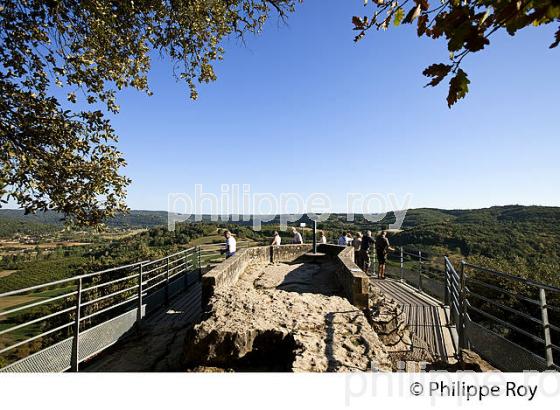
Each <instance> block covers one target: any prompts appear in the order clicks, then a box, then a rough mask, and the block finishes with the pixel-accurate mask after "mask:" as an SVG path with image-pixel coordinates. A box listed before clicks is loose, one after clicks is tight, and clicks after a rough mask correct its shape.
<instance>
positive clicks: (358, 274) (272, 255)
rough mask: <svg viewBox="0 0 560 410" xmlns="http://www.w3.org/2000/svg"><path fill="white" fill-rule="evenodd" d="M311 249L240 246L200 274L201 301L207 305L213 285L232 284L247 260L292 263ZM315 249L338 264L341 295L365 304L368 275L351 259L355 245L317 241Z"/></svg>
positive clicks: (304, 247) (217, 287)
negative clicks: (231, 254) (338, 244)
mask: <svg viewBox="0 0 560 410" xmlns="http://www.w3.org/2000/svg"><path fill="white" fill-rule="evenodd" d="M312 249H313V247H312V245H311V244H304V245H282V246H258V247H254V248H248V249H242V250H240V251H239V252H238V253H237V254H236V255H235V256H233V257H231V258H229V259H226V260H225V261H224V262H222V263H221V264H219V265H218V266H216V267H215V268H214V269H212V270H210V271H209V272H208V273H206V274H204V275H203V276H202V301H203V304H204V305H206V304H207V303H208V301H209V300H210V298H211V297H212V295H213V294H214V292H215V290H216V289H219V288H220V287H223V286H231V285H232V284H235V283H236V282H237V280H238V279H239V276H240V275H241V274H242V273H243V272H244V271H245V269H246V268H247V267H248V266H249V265H250V264H267V263H271V262H272V263H291V262H294V261H297V260H301V259H302V258H304V257H306V255H307V254H308V253H309V252H311V251H312ZM318 251H319V252H321V253H324V254H325V256H326V257H330V258H333V259H334V260H335V262H336V264H337V266H338V267H339V269H337V272H336V276H337V280H338V282H339V284H340V285H341V287H342V288H343V289H344V296H345V297H346V298H347V299H348V300H349V301H350V303H352V304H353V305H354V306H356V307H358V308H360V309H366V308H367V307H368V300H369V294H368V289H369V288H368V281H369V280H368V276H367V275H366V274H365V273H364V272H363V271H362V270H361V269H360V268H358V266H357V265H356V264H355V263H354V249H353V248H350V247H344V246H336V245H324V244H322V245H319V248H318Z"/></svg>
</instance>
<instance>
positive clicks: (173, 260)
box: [0, 247, 200, 370]
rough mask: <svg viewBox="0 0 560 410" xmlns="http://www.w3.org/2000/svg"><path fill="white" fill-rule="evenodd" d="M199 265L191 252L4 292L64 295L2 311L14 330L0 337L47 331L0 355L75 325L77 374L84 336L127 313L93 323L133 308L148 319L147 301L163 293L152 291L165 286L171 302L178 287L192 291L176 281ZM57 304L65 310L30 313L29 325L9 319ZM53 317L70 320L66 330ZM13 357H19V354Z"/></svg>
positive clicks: (197, 251) (74, 364) (14, 344)
mask: <svg viewBox="0 0 560 410" xmlns="http://www.w3.org/2000/svg"><path fill="white" fill-rule="evenodd" d="M192 257H194V258H195V259H194V260H193V259H192ZM199 262H200V248H199V247H191V248H188V249H183V250H181V251H179V252H175V253H173V254H170V255H167V256H164V257H162V258H159V259H156V260H151V261H150V260H143V261H140V262H135V263H130V264H126V265H122V266H116V267H112V268H109V269H104V270H100V271H96V272H92V273H87V274H82V275H76V276H72V277H69V278H65V279H61V280H56V281H51V282H48V283H43V284H39V285H34V286H29V287H26V288H22V289H16V290H12V291H9V292H4V293H2V294H0V298H3V297H8V296H13V295H20V294H25V293H30V292H34V291H37V290H40V289H45V288H55V289H60V290H63V292H64V293H63V294H59V295H56V296H52V297H48V298H45V299H41V300H32V301H31V302H28V303H23V304H21V305H18V306H15V307H13V306H12V307H11V308H8V309H7V310H4V311H0V317H2V316H3V317H6V318H9V319H8V320H10V322H9V323H10V324H13V326H10V327H6V328H5V329H2V330H1V331H0V336H3V335H5V334H10V333H12V332H14V331H17V330H19V329H22V328H25V327H28V326H31V325H36V324H38V323H45V325H41V328H37V329H35V328H33V329H32V332H31V335H29V336H24V337H16V338H15V339H14V340H10V342H11V343H12V344H11V345H9V346H2V347H1V348H0V354H2V353H5V352H9V351H13V350H14V349H16V348H17V347H20V346H22V345H25V344H27V343H30V342H32V341H34V340H37V339H41V338H43V337H46V336H49V335H52V334H54V333H55V332H59V331H63V330H64V329H67V328H70V327H72V325H73V331H72V333H71V334H73V336H72V339H73V343H72V352H73V353H72V366H71V367H72V369H74V370H77V368H78V363H79V362H80V360H83V359H79V358H78V356H77V353H76V351H77V349H79V347H78V346H79V337H80V333H81V332H83V331H87V330H88V329H91V328H92V326H93V327H94V326H98V325H102V324H104V323H106V322H107V321H109V320H112V319H113V318H116V317H119V315H121V314H123V313H121V312H123V310H122V308H121V309H120V310H119V311H117V312H115V313H111V314H109V315H108V316H103V317H102V318H101V319H99V320H96V321H94V322H92V320H93V319H94V318H95V317H98V316H100V315H102V314H106V313H108V312H110V311H114V310H115V309H117V308H119V307H123V308H124V309H125V310H124V311H125V312H128V311H129V307H128V306H130V309H136V311H137V312H138V313H137V319H136V320H137V321H139V320H140V319H141V318H142V317H143V316H144V312H143V311H144V309H143V307H142V306H143V305H144V304H145V302H144V301H143V299H144V298H146V297H150V296H151V295H152V294H155V293H157V292H159V290H155V291H154V292H150V290H151V289H153V288H155V287H158V286H162V287H161V289H163V290H162V291H165V301H166V302H167V301H168V298H169V297H170V296H171V295H170V291H169V286H171V285H173V286H174V288H173V289H174V291H173V292H174V294H175V292H176V291H177V289H178V288H177V286H178V284H180V286H181V287H184V288H185V289H186V288H188V287H189V286H190V285H191V284H192V282H191V281H190V280H186V279H185V280H184V281H183V280H182V279H177V278H180V277H181V276H182V275H187V274H189V273H190V272H193V271H195V270H196V269H199V267H197V266H198V265H199ZM146 267H153V269H152V270H146V269H145V268H146ZM156 271H157V272H161V273H160V274H158V275H157V276H153V275H150V273H153V272H156ZM117 272H119V273H118V276H122V277H118V276H117V275H115V274H113V275H111V276H109V277H106V276H103V275H104V274H108V273H117ZM93 277H99V280H98V281H97V282H100V283H96V281H95V280H93V281H89V280H88V285H87V286H83V279H89V278H93ZM162 277H163V278H162ZM158 278H160V279H161V280H157V279H158ZM149 282H156V283H155V284H153V285H152V286H150V287H147V286H146V285H147V284H148V283H149ZM70 285H71V286H70ZM68 287H70V288H71V289H72V287H73V289H72V290H71V291H68V290H66V289H67V288H68ZM86 294H89V295H91V297H87V296H86ZM155 300H158V303H159V300H160V299H155ZM56 301H63V302H62V303H63V304H62V305H50V306H48V307H47V308H46V310H41V311H32V313H31V317H30V319H28V320H26V321H25V322H21V323H18V320H19V317H15V319H16V320H15V321H14V320H12V319H11V315H13V314H14V313H18V312H22V311H26V310H29V309H31V308H35V307H38V306H42V305H48V304H49V303H52V302H56ZM51 306H52V307H51ZM82 312H83V313H82ZM34 316H35V317H34ZM55 317H61V318H64V319H61V320H60V321H62V320H64V321H67V320H68V319H72V320H71V321H69V322H68V323H66V324H64V325H58V324H56V322H52V321H50V319H53V318H55ZM67 318H68V319H67ZM49 325H52V326H54V327H53V328H50V329H49V328H48V327H49ZM45 327H47V329H45ZM43 330H44V331H43ZM67 334H68V333H64V334H60V336H56V337H55V338H54V339H52V338H49V339H47V340H48V341H49V342H48V343H57V342H56V340H57V339H58V340H60V338H61V337H65V336H64V335H67ZM66 337H68V336H66ZM18 339H19V340H18ZM22 339H23V340H22ZM51 340H52V341H51ZM45 349H48V345H47V347H43V350H45ZM37 353H39V352H37ZM10 354H11V353H10ZM12 357H14V356H12ZM15 357H16V358H17V357H18V356H17V353H16V356H15ZM24 357H25V356H24ZM12 360H13V359H12ZM21 360H23V359H21Z"/></svg>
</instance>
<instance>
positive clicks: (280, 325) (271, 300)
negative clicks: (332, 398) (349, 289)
mask: <svg viewBox="0 0 560 410" xmlns="http://www.w3.org/2000/svg"><path fill="white" fill-rule="evenodd" d="M331 268H332V267H330V268H329V266H321V269H316V268H313V269H312V266H311V267H310V265H307V267H303V266H301V265H299V266H298V265H285V264H276V265H252V266H250V267H249V268H248V269H246V270H245V272H244V273H243V275H241V276H240V278H239V280H238V281H237V283H235V284H234V285H232V286H229V287H223V288H220V289H217V290H216V292H215V293H214V295H213V296H212V298H211V300H210V306H211V311H210V312H209V315H208V317H207V319H206V320H204V321H203V322H202V323H200V324H198V325H196V326H195V327H194V328H193V329H192V331H190V332H189V334H188V335H187V337H186V343H185V350H184V353H185V363H186V364H185V365H186V367H187V368H188V369H191V370H196V371H204V369H208V371H216V370H220V369H221V370H225V371H227V370H233V371H295V372H326V371H330V372H340V371H367V370H370V369H372V367H373V368H376V369H379V370H382V371H390V370H391V369H392V366H391V362H390V360H389V356H388V350H387V347H386V346H385V345H384V343H383V342H382V341H381V340H380V338H379V337H378V336H377V334H376V332H375V331H374V329H373V328H372V326H371V324H370V323H369V322H368V320H367V318H366V316H365V315H364V313H363V312H362V311H360V310H359V309H357V308H356V307H354V306H353V305H352V304H350V302H348V301H347V299H345V298H343V297H340V296H335V295H332V293H334V292H335V291H336V289H332V288H329V289H325V288H323V287H322V286H323V285H325V286H326V285H327V284H329V283H330V284H331V286H332V281H331V280H328V279H329V278H328V277H327V276H328V275H333V271H332V269H331ZM324 275H327V276H324ZM325 293H326V294H325Z"/></svg>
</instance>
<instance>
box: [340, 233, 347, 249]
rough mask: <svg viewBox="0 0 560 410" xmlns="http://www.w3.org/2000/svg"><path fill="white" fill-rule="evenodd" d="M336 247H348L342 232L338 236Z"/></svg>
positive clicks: (344, 234)
mask: <svg viewBox="0 0 560 410" xmlns="http://www.w3.org/2000/svg"><path fill="white" fill-rule="evenodd" d="M338 245H339V246H346V245H348V237H347V236H346V233H345V232H342V235H340V238H338Z"/></svg>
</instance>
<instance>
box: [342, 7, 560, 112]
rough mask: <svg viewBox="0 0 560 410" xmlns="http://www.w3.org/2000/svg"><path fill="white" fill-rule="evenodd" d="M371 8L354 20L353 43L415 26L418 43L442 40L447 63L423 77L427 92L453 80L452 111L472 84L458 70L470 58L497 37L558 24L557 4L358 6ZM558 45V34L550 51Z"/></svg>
mask: <svg viewBox="0 0 560 410" xmlns="http://www.w3.org/2000/svg"><path fill="white" fill-rule="evenodd" d="M360 1H364V4H365V5H367V4H368V2H369V3H372V4H373V5H374V7H375V12H374V13H373V14H370V15H369V16H364V17H359V16H355V17H354V18H353V19H352V22H353V24H354V29H355V30H356V31H358V35H357V36H356V38H355V41H359V40H361V39H362V38H363V37H364V36H365V35H366V32H367V31H368V30H370V29H376V30H387V29H388V28H389V27H390V26H391V25H394V26H399V25H400V24H416V29H417V34H418V37H429V38H432V39H434V40H435V39H439V38H445V41H446V42H447V49H448V50H449V53H450V56H449V60H450V61H449V63H447V64H444V63H439V64H432V65H431V66H429V67H428V68H426V69H425V70H424V72H423V74H424V75H425V76H427V77H429V78H430V82H429V83H428V84H427V85H429V86H432V87H434V86H437V85H438V84H439V83H441V81H443V79H444V78H446V77H447V76H451V80H450V81H449V93H448V95H447V104H448V106H449V107H451V106H452V105H453V104H455V103H456V102H457V101H458V100H459V99H461V98H463V97H465V95H466V94H467V93H468V91H469V84H470V80H469V79H468V77H467V73H466V72H465V71H463V69H462V68H461V63H462V61H463V59H464V58H465V57H466V56H467V55H469V54H470V53H475V52H478V51H481V50H482V49H484V48H485V47H486V46H488V45H489V44H490V37H491V36H492V34H494V33H495V32H497V31H500V30H502V31H506V32H507V33H508V34H510V35H512V36H513V35H515V33H516V32H517V31H518V30H521V29H523V28H526V27H529V26H541V25H546V24H550V23H558V22H560V2H559V1H558V0H520V1H512V0H441V1H432V0H394V1H389V0H372V1H368V0H360ZM558 44H560V28H558V31H556V34H555V37H554V39H551V44H550V48H555V47H557V46H558Z"/></svg>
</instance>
